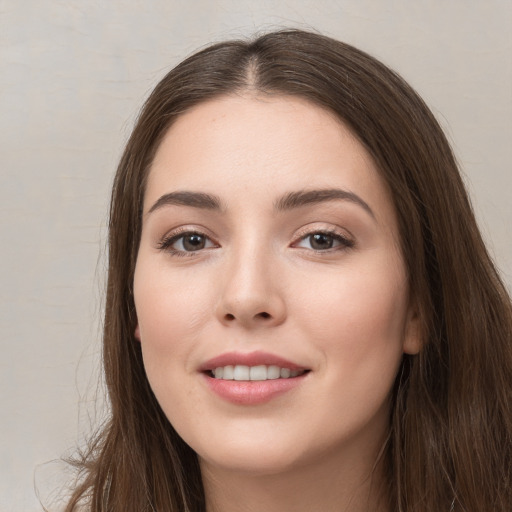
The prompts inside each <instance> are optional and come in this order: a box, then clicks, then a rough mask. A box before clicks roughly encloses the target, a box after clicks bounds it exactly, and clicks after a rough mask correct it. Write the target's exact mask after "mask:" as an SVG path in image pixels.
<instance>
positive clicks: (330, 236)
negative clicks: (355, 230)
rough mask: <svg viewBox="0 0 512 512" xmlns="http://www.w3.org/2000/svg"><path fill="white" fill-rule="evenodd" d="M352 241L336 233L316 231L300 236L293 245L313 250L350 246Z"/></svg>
mask: <svg viewBox="0 0 512 512" xmlns="http://www.w3.org/2000/svg"><path fill="white" fill-rule="evenodd" d="M352 245H353V243H352V242H351V241H350V240H348V239H346V238H345V237H343V236H341V235H338V234H336V233H324V232H317V233H311V234H309V235H307V236H305V237H304V238H302V239H301V240H300V241H299V242H298V243H297V244H295V247H304V248H307V249H313V250H315V251H326V250H329V249H334V248H336V247H339V246H343V247H352Z"/></svg>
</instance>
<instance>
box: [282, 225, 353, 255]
mask: <svg viewBox="0 0 512 512" xmlns="http://www.w3.org/2000/svg"><path fill="white" fill-rule="evenodd" d="M314 235H326V236H329V237H332V238H333V240H334V241H336V242H339V244H340V245H339V246H337V247H330V248H328V249H324V250H320V249H313V248H311V249H309V250H312V251H314V253H315V254H319V255H326V254H332V253H333V252H335V251H343V250H347V249H351V248H353V247H354V246H355V242H354V240H352V239H350V238H348V237H347V236H346V235H345V234H342V233H340V232H339V231H337V230H335V229H316V230H311V231H307V232H305V233H303V234H301V235H300V237H299V239H298V241H297V242H294V243H293V244H292V246H295V247H296V248H298V249H300V248H301V247H297V244H299V243H301V242H303V241H304V240H307V239H308V238H309V237H312V236H314Z"/></svg>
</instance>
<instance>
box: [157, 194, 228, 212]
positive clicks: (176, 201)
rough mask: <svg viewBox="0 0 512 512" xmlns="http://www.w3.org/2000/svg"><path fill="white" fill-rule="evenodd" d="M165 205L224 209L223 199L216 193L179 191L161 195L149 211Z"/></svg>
mask: <svg viewBox="0 0 512 512" xmlns="http://www.w3.org/2000/svg"><path fill="white" fill-rule="evenodd" d="M164 206H190V207H192V208H201V209H205V210H215V211H220V210H221V209H222V207H221V200H220V199H219V197H217V196H215V195H212V194H205V193H204V192H189V191H179V192H170V193H169V194H164V195H163V196H161V197H160V198H159V199H158V200H157V201H156V203H155V204H154V205H153V206H152V207H151V208H150V209H149V211H148V213H152V212H154V211H155V210H158V209H159V208H162V207H164Z"/></svg>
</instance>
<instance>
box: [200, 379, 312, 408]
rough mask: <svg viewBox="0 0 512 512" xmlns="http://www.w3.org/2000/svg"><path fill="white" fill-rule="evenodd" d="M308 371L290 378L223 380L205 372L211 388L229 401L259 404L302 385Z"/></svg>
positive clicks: (240, 403)
mask: <svg viewBox="0 0 512 512" xmlns="http://www.w3.org/2000/svg"><path fill="white" fill-rule="evenodd" d="M306 375H307V373H305V374H303V375H300V376H299V377H292V378H289V379H271V380H253V381H247V380H223V379H215V378H213V377H210V376H209V375H207V374H203V376H204V378H205V380H206V383H207V385H208V386H209V388H210V389H211V390H212V391H213V392H214V393H216V394H217V395H219V396H220V397H221V398H223V399H224V400H227V401H228V402H231V403H234V404H238V405H257V404H263V403H265V402H269V401H270V400H272V399H273V398H276V397H278V396H280V395H282V394H284V393H286V392H288V391H291V390H292V389H295V388H296V387H297V386H300V384H302V382H303V381H304V379H305V378H306Z"/></svg>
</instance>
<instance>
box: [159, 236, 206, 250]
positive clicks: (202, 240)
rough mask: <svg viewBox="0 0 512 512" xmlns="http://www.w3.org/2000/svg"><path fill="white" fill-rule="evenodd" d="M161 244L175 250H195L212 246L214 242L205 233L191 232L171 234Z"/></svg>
mask: <svg viewBox="0 0 512 512" xmlns="http://www.w3.org/2000/svg"><path fill="white" fill-rule="evenodd" d="M162 245H163V247H162V248H165V249H169V250H171V251H176V252H195V251H200V250H201V249H208V248H209V247H214V243H213V242H212V241H211V240H210V239H209V238H208V237H207V236H206V235H203V234H202V233H193V232H190V233H181V234H180V235H176V236H173V237H171V238H170V239H168V240H166V241H165V242H164V244H162Z"/></svg>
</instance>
